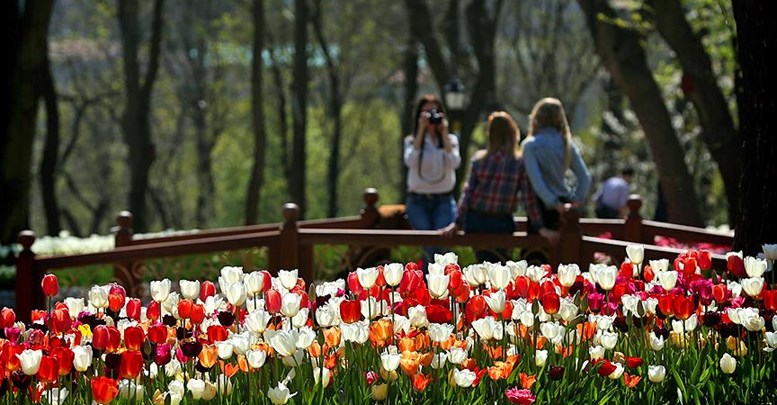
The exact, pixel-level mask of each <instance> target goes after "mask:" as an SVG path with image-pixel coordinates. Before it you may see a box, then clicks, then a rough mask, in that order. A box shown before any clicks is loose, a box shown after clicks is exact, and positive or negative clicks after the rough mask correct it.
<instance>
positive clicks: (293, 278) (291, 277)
mask: <svg viewBox="0 0 777 405" xmlns="http://www.w3.org/2000/svg"><path fill="white" fill-rule="evenodd" d="M298 278H299V270H278V279H279V280H280V281H281V285H282V286H283V288H285V289H287V290H291V289H292V288H294V286H295V285H297V279H298Z"/></svg>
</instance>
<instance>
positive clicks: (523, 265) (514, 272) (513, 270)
mask: <svg viewBox="0 0 777 405" xmlns="http://www.w3.org/2000/svg"><path fill="white" fill-rule="evenodd" d="M505 266H506V267H507V268H508V269H510V277H511V278H512V279H513V280H515V278H516V277H519V276H525V275H526V270H527V269H528V268H529V263H528V262H527V261H526V260H521V261H518V262H514V261H512V260H508V261H507V262H506V263H505Z"/></svg>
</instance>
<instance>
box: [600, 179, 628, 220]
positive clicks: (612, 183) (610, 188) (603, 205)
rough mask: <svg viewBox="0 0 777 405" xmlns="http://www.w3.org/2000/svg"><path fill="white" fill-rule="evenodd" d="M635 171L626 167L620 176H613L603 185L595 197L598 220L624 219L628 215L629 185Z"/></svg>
mask: <svg viewBox="0 0 777 405" xmlns="http://www.w3.org/2000/svg"><path fill="white" fill-rule="evenodd" d="M633 176H634V169H633V168H631V167H625V168H623V170H621V174H620V176H612V177H610V178H609V179H607V180H605V181H604V183H602V185H601V187H599V190H597V191H596V193H595V194H594V196H593V201H594V210H595V212H596V217H597V218H623V217H624V215H625V214H626V201H628V199H629V184H631V179H632V177H633Z"/></svg>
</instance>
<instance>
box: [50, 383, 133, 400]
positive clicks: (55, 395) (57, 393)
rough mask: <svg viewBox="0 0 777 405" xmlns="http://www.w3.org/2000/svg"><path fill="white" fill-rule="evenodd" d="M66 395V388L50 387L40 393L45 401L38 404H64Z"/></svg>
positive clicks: (67, 392)
mask: <svg viewBox="0 0 777 405" xmlns="http://www.w3.org/2000/svg"><path fill="white" fill-rule="evenodd" d="M124 381H126V380H124ZM141 387H142V385H141ZM68 394H70V392H69V391H68V390H67V388H64V387H62V388H59V387H51V388H48V389H46V390H44V391H43V392H42V393H41V395H42V396H43V397H45V398H46V399H45V400H43V401H40V402H41V403H45V404H48V405H61V404H64V403H65V400H66V399H67V396H68ZM135 398H138V396H137V395H136V396H135Z"/></svg>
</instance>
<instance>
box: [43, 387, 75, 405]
mask: <svg viewBox="0 0 777 405" xmlns="http://www.w3.org/2000/svg"><path fill="white" fill-rule="evenodd" d="M68 394H70V391H68V390H67V388H64V387H62V388H60V387H52V388H50V389H48V390H46V391H43V393H42V394H41V395H43V396H45V397H46V399H44V400H42V401H41V402H43V403H46V404H48V405H61V404H64V403H65V400H66V399H67V396H68Z"/></svg>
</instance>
